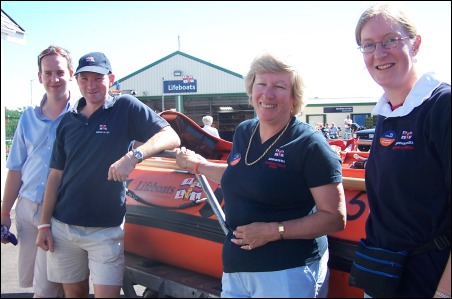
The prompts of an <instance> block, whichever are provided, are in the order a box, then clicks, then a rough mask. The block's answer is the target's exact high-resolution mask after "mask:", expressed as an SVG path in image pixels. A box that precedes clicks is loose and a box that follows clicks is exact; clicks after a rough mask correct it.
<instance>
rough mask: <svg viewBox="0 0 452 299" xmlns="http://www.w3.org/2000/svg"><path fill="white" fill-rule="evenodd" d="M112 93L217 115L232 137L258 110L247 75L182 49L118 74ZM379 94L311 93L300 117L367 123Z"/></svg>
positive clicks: (191, 113)
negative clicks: (331, 95) (249, 92)
mask: <svg viewBox="0 0 452 299" xmlns="http://www.w3.org/2000/svg"><path fill="white" fill-rule="evenodd" d="M110 93H111V94H121V93H122V94H125V93H128V94H132V95H134V96H136V97H137V98H138V99H139V100H140V101H142V102H143V103H145V104H146V105H147V106H149V107H150V108H152V109H153V110H154V111H156V112H161V111H164V110H170V109H173V110H175V111H178V112H181V113H184V114H185V115H187V116H188V117H190V118H191V119H193V120H194V121H195V122H196V123H198V124H199V125H200V126H202V121H201V119H202V117H203V116H204V115H212V117H213V119H214V125H215V126H216V127H217V128H218V131H219V133H220V136H221V138H223V139H226V140H229V141H232V136H233V134H234V131H235V127H236V126H237V125H238V124H239V123H240V122H242V121H243V120H245V119H250V118H253V117H254V116H255V114H254V110H253V107H252V106H251V105H250V104H249V99H248V96H247V94H246V91H245V80H244V76H242V75H241V74H237V73H235V72H232V71H230V70H227V69H225V68H223V67H220V66H217V65H214V64H212V63H209V62H207V61H204V60H202V59H199V58H196V57H193V56H190V55H188V54H186V53H183V52H181V51H176V52H174V53H172V54H170V55H168V56H166V57H163V58H162V59H160V60H158V61H156V62H154V63H151V64H149V65H147V66H145V67H143V68H141V69H139V70H137V71H136V72H134V73H132V74H130V75H128V76H126V77H124V78H121V79H118V80H117V81H116V82H115V84H114V85H113V86H112V88H111V89H110ZM376 101H377V99H376V98H331V99H325V98H312V99H311V98H310V99H306V107H305V108H304V110H303V112H302V114H301V115H299V116H298V117H299V118H300V119H301V120H302V121H304V122H307V123H309V124H311V125H312V126H314V127H315V126H316V125H317V124H318V123H322V124H325V123H331V122H334V123H335V124H336V125H338V126H340V127H343V122H344V119H345V117H346V115H350V117H351V119H352V120H353V122H356V123H358V124H359V125H361V126H364V127H371V126H372V125H373V124H369V123H367V124H366V122H368V120H369V119H370V117H371V115H370V113H371V111H372V109H373V107H374V106H375V104H376Z"/></svg>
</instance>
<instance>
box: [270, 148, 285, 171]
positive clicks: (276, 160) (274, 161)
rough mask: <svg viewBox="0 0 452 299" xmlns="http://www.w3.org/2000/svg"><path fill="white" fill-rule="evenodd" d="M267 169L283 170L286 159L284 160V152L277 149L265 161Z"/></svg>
mask: <svg viewBox="0 0 452 299" xmlns="http://www.w3.org/2000/svg"><path fill="white" fill-rule="evenodd" d="M265 164H267V166H268V167H270V168H273V169H277V168H285V167H286V159H284V150H283V149H280V148H277V149H275V152H274V154H273V157H269V158H268V160H267V161H265Z"/></svg>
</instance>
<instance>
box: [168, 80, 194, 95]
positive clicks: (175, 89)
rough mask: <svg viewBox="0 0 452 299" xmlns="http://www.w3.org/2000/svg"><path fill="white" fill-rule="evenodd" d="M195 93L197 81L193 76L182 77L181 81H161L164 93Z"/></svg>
mask: <svg viewBox="0 0 452 299" xmlns="http://www.w3.org/2000/svg"><path fill="white" fill-rule="evenodd" d="M197 91H198V85H197V81H196V80H195V79H193V76H184V77H183V78H182V80H169V81H163V92H164V93H187V92H197Z"/></svg>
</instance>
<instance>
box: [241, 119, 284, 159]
mask: <svg viewBox="0 0 452 299" xmlns="http://www.w3.org/2000/svg"><path fill="white" fill-rule="evenodd" d="M289 124H290V119H289V121H288V122H287V125H286V127H285V128H284V130H282V132H281V133H280V134H279V136H278V138H276V139H275V141H273V142H272V144H270V146H269V147H267V149H266V150H265V152H264V153H263V154H262V156H260V157H259V158H257V160H256V161H254V162H251V163H248V152H249V151H250V147H251V142H252V141H253V137H254V134H256V131H257V128H259V124H257V126H256V128H254V131H253V133H252V134H251V138H250V143H248V148H247V149H246V154H245V164H246V166H252V165H254V164H256V163H257V162H259V161H260V160H261V159H262V158H263V157H264V156H265V155H266V154H267V152H268V151H269V150H270V149H271V148H272V147H273V146H274V145H275V143H276V142H277V141H278V140H279V138H281V136H282V135H283V134H284V132H286V130H287V127H289Z"/></svg>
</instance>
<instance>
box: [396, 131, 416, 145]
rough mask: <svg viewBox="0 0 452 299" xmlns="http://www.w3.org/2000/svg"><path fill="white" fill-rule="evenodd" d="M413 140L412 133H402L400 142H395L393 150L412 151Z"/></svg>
mask: <svg viewBox="0 0 452 299" xmlns="http://www.w3.org/2000/svg"><path fill="white" fill-rule="evenodd" d="M412 138H413V131H405V130H404V131H402V134H401V135H400V141H397V142H396V143H395V144H394V146H393V148H392V149H393V150H412V149H414V141H413V140H412Z"/></svg>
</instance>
